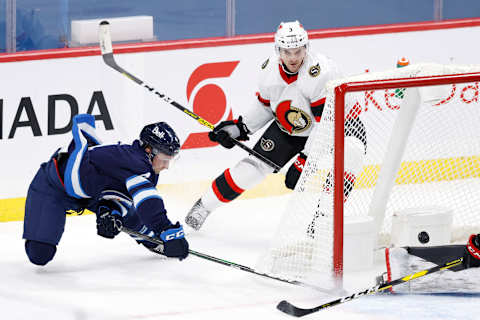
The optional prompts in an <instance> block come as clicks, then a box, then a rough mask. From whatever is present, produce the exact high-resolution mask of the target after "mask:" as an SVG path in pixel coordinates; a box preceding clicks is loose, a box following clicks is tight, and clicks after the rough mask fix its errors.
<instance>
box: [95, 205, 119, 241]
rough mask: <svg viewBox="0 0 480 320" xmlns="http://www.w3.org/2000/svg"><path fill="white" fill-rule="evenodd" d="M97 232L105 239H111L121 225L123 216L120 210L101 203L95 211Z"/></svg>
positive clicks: (117, 232)
mask: <svg viewBox="0 0 480 320" xmlns="http://www.w3.org/2000/svg"><path fill="white" fill-rule="evenodd" d="M96 215H97V234H98V235H99V236H102V237H104V238H107V239H113V238H115V236H116V235H117V234H119V233H120V231H121V230H122V227H123V217H122V214H121V213H120V211H118V210H116V209H113V208H112V206H111V205H108V204H107V203H101V204H100V205H99V206H98V209H97V212H96Z"/></svg>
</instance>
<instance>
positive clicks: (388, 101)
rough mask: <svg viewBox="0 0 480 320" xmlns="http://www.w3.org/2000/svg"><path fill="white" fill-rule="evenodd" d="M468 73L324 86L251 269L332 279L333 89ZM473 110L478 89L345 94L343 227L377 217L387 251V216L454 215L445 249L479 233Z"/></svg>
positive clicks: (436, 70)
mask: <svg viewBox="0 0 480 320" xmlns="http://www.w3.org/2000/svg"><path fill="white" fill-rule="evenodd" d="M472 72H480V66H479V65H469V66H455V65H437V64H418V65H411V66H408V67H404V68H399V69H395V70H391V71H386V72H382V73H366V74H362V75H359V76H354V77H349V78H345V79H341V80H335V81H332V82H330V83H329V84H328V85H327V89H326V90H327V91H326V92H327V99H326V104H325V109H324V112H323V115H322V121H321V122H320V123H319V124H318V125H317V126H316V127H315V128H314V131H313V132H312V134H311V136H310V138H309V141H308V143H307V146H308V148H309V152H308V159H307V163H306V165H305V168H304V171H303V173H302V176H301V177H300V180H299V182H298V183H297V186H296V188H295V190H294V192H293V193H292V195H291V199H290V201H289V203H288V205H287V208H286V209H285V212H284V215H283V218H282V219H281V224H280V225H279V227H278V231H277V233H276V236H275V237H274V239H272V243H271V246H270V248H269V250H268V251H267V252H266V253H265V254H264V255H262V256H261V258H260V260H259V262H258V264H257V269H258V270H260V271H262V272H266V273H269V274H273V275H276V276H280V277H286V278H289V279H295V280H301V281H307V282H308V281H309V279H311V278H313V279H318V277H319V276H320V277H323V276H327V277H330V276H331V275H333V274H332V270H333V247H334V241H333V239H334V226H333V215H334V213H333V201H334V199H333V192H332V190H333V189H334V188H335V186H334V184H333V180H332V179H331V173H332V171H333V168H334V153H333V152H334V124H335V92H334V89H335V87H336V86H338V85H340V84H342V83H347V82H357V81H369V80H382V79H401V78H414V77H425V76H428V77H430V76H436V75H451V74H465V73H472ZM478 100H479V85H478V82H471V83H459V84H446V85H442V86H433V87H432V86H428V87H427V86H425V87H419V88H409V89H405V88H401V87H400V88H396V89H382V88H378V89H375V90H364V91H359V92H355V93H348V94H347V95H346V98H345V101H346V103H345V136H346V138H345V145H344V149H343V150H344V153H345V156H344V159H345V160H344V162H345V168H344V169H345V171H344V172H345V175H344V177H345V184H344V189H345V190H344V194H345V195H346V196H345V200H344V205H343V210H344V217H345V218H344V219H345V221H347V222H348V218H349V217H366V216H372V217H374V218H375V217H376V219H379V220H377V221H380V222H379V225H378V228H377V229H378V230H377V233H378V239H379V241H380V243H382V244H384V245H388V244H389V240H390V231H391V227H392V215H393V213H394V212H396V211H400V210H405V209H410V208H425V207H438V208H448V209H449V210H451V211H452V212H453V234H452V240H455V241H464V240H465V241H466V238H467V236H468V234H469V233H470V232H479V231H480V230H479V229H478V227H479V226H480V179H479V178H480V126H479V124H480V109H479V107H480V103H479V101H478ZM358 120H360V121H358ZM364 143H365V145H364ZM365 150H366V151H365ZM364 151H365V152H364ZM315 281H317V280H315Z"/></svg>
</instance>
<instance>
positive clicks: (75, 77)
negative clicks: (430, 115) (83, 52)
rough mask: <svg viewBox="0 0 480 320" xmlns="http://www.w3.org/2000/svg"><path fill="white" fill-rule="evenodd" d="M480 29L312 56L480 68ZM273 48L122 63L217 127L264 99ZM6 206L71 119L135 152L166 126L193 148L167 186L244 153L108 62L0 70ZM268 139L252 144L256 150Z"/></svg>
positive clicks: (358, 64)
mask: <svg viewBox="0 0 480 320" xmlns="http://www.w3.org/2000/svg"><path fill="white" fill-rule="evenodd" d="M479 35H480V27H468V28H452V29H444V30H430V31H415V32H400V33H385V34H376V35H361V36H346V37H334V38H321V39H314V40H312V41H311V50H314V51H318V52H321V53H324V54H326V55H328V56H330V57H332V58H333V59H334V60H336V61H337V62H338V63H339V65H340V66H341V67H342V69H343V71H344V73H345V74H348V75H349V74H358V73H362V72H365V70H367V69H368V70H370V71H381V70H386V69H391V68H394V67H395V64H396V61H397V59H398V58H399V57H402V56H405V57H408V58H409V59H410V61H411V63H416V62H436V63H446V64H450V63H454V64H470V63H478V54H477V53H478V52H479V49H480V43H479V42H478V41H476V39H478V38H479ZM273 53H274V50H273V43H258V44H246V45H231V46H218V47H204V48H192V49H179V50H164V51H151V52H137V53H127V54H118V55H117V56H116V59H117V62H118V64H119V65H121V66H122V67H123V68H125V69H126V70H128V71H129V72H131V73H132V74H134V75H136V76H137V77H139V78H141V79H142V80H144V81H146V82H147V84H149V85H151V86H153V87H155V88H156V89H157V90H158V91H159V92H162V93H165V94H166V95H168V96H170V97H171V98H173V99H175V100H176V101H178V102H179V103H180V104H182V105H184V106H186V107H187V108H189V109H190V110H192V111H194V112H195V113H198V114H199V115H200V116H202V117H203V118H205V119H207V120H208V121H210V122H212V123H213V124H216V123H218V122H219V121H222V120H225V119H227V118H228V117H229V115H230V114H233V117H238V115H241V114H242V113H243V112H245V111H246V110H247V109H248V108H250V106H251V105H252V101H253V99H255V92H256V79H257V72H258V70H259V69H260V65H261V63H262V62H263V61H264V60H265V59H266V58H267V57H268V56H270V55H271V54H273ZM0 73H1V74H2V75H3V76H2V78H1V80H0V82H1V86H0V88H1V89H0V111H1V114H0V116H1V121H0V148H1V159H2V161H1V166H0V177H1V181H2V183H1V184H0V199H5V198H12V197H24V196H25V195H26V191H27V188H28V185H29V183H30V180H31V179H32V178H33V176H34V174H35V172H36V170H37V169H38V167H39V165H40V163H41V162H43V161H46V160H47V159H48V157H49V156H50V155H51V154H52V153H53V152H54V151H55V150H56V148H58V147H60V146H62V145H64V144H66V143H68V142H69V140H70V138H71V137H70V133H69V132H66V131H67V128H66V127H67V125H68V124H69V121H70V117H71V115H72V114H76V113H79V112H80V113H84V112H87V111H89V112H90V113H92V114H93V115H96V116H97V121H96V123H97V127H98V131H99V136H100V137H103V138H104V139H105V141H107V142H115V141H122V142H130V141H132V140H133V139H135V138H136V137H137V135H138V133H139V131H140V129H141V128H142V127H143V126H144V125H145V124H148V123H152V122H156V121H167V122H168V123H169V124H171V125H172V127H174V129H175V130H176V131H177V133H178V135H179V136H180V139H181V140H182V142H184V148H183V151H182V153H181V157H180V159H179V160H178V162H177V163H176V164H175V166H174V167H172V168H171V169H170V170H169V171H168V172H166V173H165V174H163V173H162V175H161V179H160V182H159V183H160V184H162V183H165V184H170V183H179V182H188V181H198V180H210V179H213V178H214V177H216V176H217V175H218V174H220V173H221V172H222V171H223V170H224V169H226V168H227V167H229V166H232V165H234V164H235V163H236V162H237V161H238V160H240V159H241V158H242V157H245V156H246V153H245V151H243V150H241V149H239V148H234V149H232V150H225V149H223V148H222V147H220V146H212V144H211V143H210V142H209V141H208V139H207V138H206V132H207V131H208V128H206V127H203V126H201V125H200V124H199V123H197V122H196V121H195V120H193V119H192V118H190V117H189V116H187V115H186V114H184V113H183V112H181V111H179V110H177V109H176V108H175V107H173V106H172V105H169V104H167V103H165V102H164V101H163V100H161V99H159V98H158V97H157V96H155V95H154V94H151V93H149V92H148V91H147V90H145V88H142V87H141V86H138V85H136V84H135V83H134V82H133V81H131V80H129V79H128V78H126V77H123V76H122V75H121V74H119V73H118V72H116V71H114V70H113V69H110V68H109V67H107V66H106V65H105V64H104V63H103V60H102V58H101V57H100V56H86V57H75V58H68V57H66V58H61V59H46V60H33V61H21V62H6V63H0ZM259 134H260V133H257V134H256V135H254V137H252V138H251V139H250V141H248V142H247V143H246V144H247V145H248V146H251V147H253V145H254V143H255V141H256V139H257V138H258V137H259Z"/></svg>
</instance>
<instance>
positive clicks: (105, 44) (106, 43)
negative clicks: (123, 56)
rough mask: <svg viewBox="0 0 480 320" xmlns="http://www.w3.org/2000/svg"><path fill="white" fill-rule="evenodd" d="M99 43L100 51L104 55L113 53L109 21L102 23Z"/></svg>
mask: <svg viewBox="0 0 480 320" xmlns="http://www.w3.org/2000/svg"><path fill="white" fill-rule="evenodd" d="M98 41H99V43H100V50H101V51H102V55H106V54H109V53H112V52H113V49H112V37H111V36H110V24H109V23H108V21H105V20H104V21H102V22H100V24H99V28H98Z"/></svg>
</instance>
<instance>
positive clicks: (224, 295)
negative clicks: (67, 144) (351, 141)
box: [0, 195, 480, 320]
mask: <svg viewBox="0 0 480 320" xmlns="http://www.w3.org/2000/svg"><path fill="white" fill-rule="evenodd" d="M287 199H288V195H287V196H278V197H270V198H262V199H253V200H238V201H234V202H232V203H230V204H229V205H227V206H225V207H223V208H221V209H219V210H217V211H216V212H214V213H213V214H212V215H211V216H210V217H209V218H208V219H207V221H206V223H205V225H204V227H203V229H202V230H201V231H200V232H197V233H192V232H189V233H188V235H187V239H188V240H189V243H190V248H191V249H193V250H196V251H199V252H201V253H206V254H209V255H212V256H215V257H219V258H223V259H226V260H228V261H231V262H235V263H239V264H243V265H246V266H249V267H252V268H253V267H254V266H255V263H256V261H257V259H258V257H259V256H260V254H261V253H262V251H263V250H264V249H266V247H267V245H268V241H270V239H271V238H272V237H273V234H274V232H275V229H276V226H277V223H278V220H279V219H280V217H281V216H282V214H283V212H281V211H280V212H279V209H278V208H283V207H284V204H285V202H286V201H287ZM165 201H166V206H167V209H168V210H169V216H170V219H171V220H172V221H176V220H180V221H182V222H183V218H184V215H185V213H186V212H187V210H188V209H189V207H190V205H191V203H184V204H183V203H182V204H178V203H179V202H178V201H176V199H165ZM175 203H177V204H176V205H175ZM192 203H193V202H192ZM22 227H23V223H22V222H8V223H0V243H1V245H0V261H1V262H0V310H1V311H0V315H1V316H0V319H2V320H13V319H50V320H56V319H62V320H63V319H65V320H66V319H76V320H84V319H85V320H86V319H115V320H123V319H125V320H130V319H132V320H133V319H144V320H150V319H152V320H153V319H182V320H183V319H209V320H216V319H222V320H223V319H262V320H263V319H265V320H267V319H294V318H293V317H291V316H289V315H286V314H283V313H281V312H280V311H278V310H277V309H276V308H275V306H276V305H277V303H278V302H279V301H281V300H284V299H286V300H288V301H290V302H292V303H294V304H296V305H297V306H300V307H308V308H310V307H314V306H317V305H320V304H322V303H325V302H328V301H330V300H333V299H335V298H336V296H331V295H326V294H325V293H320V292H317V291H314V290H313V289H308V288H303V287H298V286H293V285H290V284H285V283H281V282H278V281H275V280H269V279H265V278H262V277H259V276H256V275H253V274H250V273H247V272H243V271H240V270H236V269H234V268H229V267H226V266H223V265H220V264H217V263H214V262H210V261H207V260H204V259H201V258H198V257H195V256H189V257H188V258H187V259H186V260H185V261H182V262H179V261H178V260H176V259H166V258H162V257H160V256H158V255H155V254H153V253H150V252H148V251H147V250H146V249H144V248H143V247H140V246H139V245H137V244H136V243H135V242H134V241H133V240H132V239H131V238H130V237H129V236H128V235H126V234H124V233H122V234H120V235H119V236H117V238H115V239H114V240H108V239H104V238H101V237H99V236H97V235H96V229H95V217H94V216H93V215H86V216H80V217H70V218H68V219H67V225H66V230H65V233H64V235H63V238H62V241H61V243H60V245H59V247H58V250H57V254H56V256H55V258H54V260H53V261H51V262H50V263H49V264H48V265H47V266H45V267H37V266H34V265H32V264H31V263H30V262H28V259H27V257H26V255H25V252H24V249H23V246H24V241H23V240H22V239H21V235H22ZM379 270H380V268H379V269H378V270H375V271H373V272H371V273H367V272H363V273H356V274H348V275H346V278H347V280H348V281H349V284H350V285H352V286H353V288H354V289H355V288H356V289H362V288H367V287H370V286H372V285H373V284H374V280H373V279H374V276H375V275H377V273H379ZM347 289H349V288H348V287H347ZM354 289H353V290H354ZM479 291H480V289H479ZM349 292H350V291H349ZM351 292H352V293H353V292H355V291H351ZM479 305H480V295H445V296H434V295H396V296H393V295H372V296H367V297H361V298H358V299H356V300H354V301H351V302H347V303H344V304H342V305H339V306H335V307H332V308H331V309H327V310H323V311H320V312H317V313H314V314H311V315H309V316H305V317H304V319H383V320H399V319H402V320H405V319H422V320H431V319H479V316H478V306H479Z"/></svg>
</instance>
